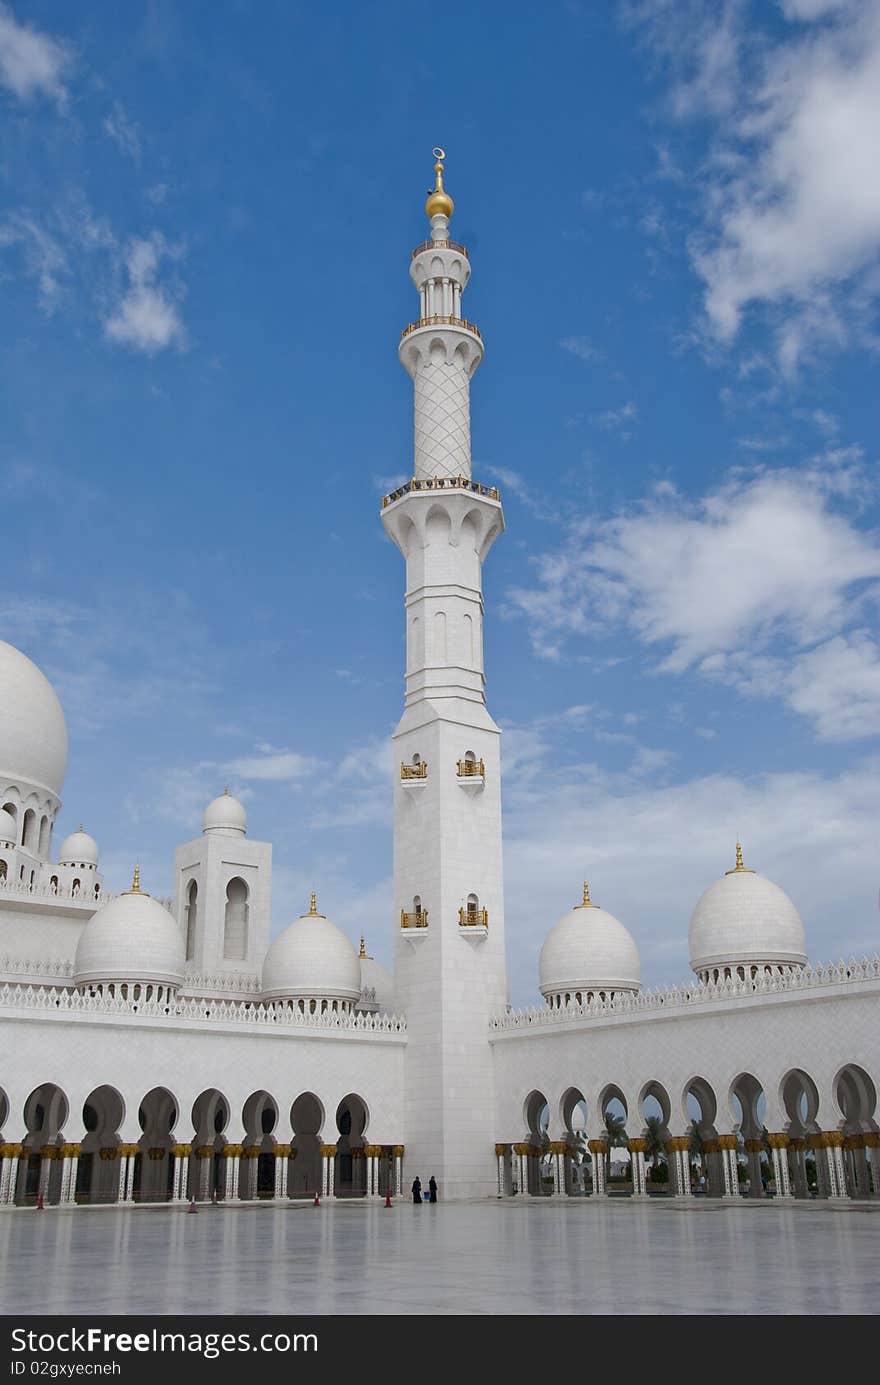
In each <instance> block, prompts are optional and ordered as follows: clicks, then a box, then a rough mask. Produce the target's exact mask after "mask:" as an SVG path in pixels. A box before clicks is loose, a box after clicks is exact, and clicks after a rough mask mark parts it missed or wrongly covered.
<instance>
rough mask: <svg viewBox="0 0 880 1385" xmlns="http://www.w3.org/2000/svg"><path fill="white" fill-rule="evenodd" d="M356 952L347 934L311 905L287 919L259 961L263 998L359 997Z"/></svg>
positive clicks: (358, 965) (350, 998)
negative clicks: (261, 971)
mask: <svg viewBox="0 0 880 1385" xmlns="http://www.w3.org/2000/svg"><path fill="white" fill-rule="evenodd" d="M360 994H361V972H360V964H359V962H358V955H357V953H356V952H355V950H354V948H353V947H352V945H351V943H350V942H349V940H348V938H347V937H346V936H345V934H344V933H343V932H342V929H341V928H337V927H336V924H335V923H331V922H330V920H329V919H328V918H325V917H324V915H323V914H319V913H317V911H316V908H315V903H314V896H312V909H311V911H310V912H309V913H308V914H303V915H302V916H301V918H298V919H294V921H293V923H289V924H288V925H287V927H286V928H285V930H284V932H283V933H281V934H279V936H278V937H277V938H276V939H275V941H274V942H273V943H272V944H271V945H270V947H269V950H268V952H267V953H266V956H265V959H264V961H263V998H264V999H265V1000H284V999H288V998H296V999H300V998H303V999H304V998H313V999H316V998H322V999H327V1000H351V1001H356V1000H359V999H360Z"/></svg>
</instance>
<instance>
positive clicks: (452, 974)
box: [382, 149, 507, 1197]
mask: <svg viewBox="0 0 880 1385" xmlns="http://www.w3.org/2000/svg"><path fill="white" fill-rule="evenodd" d="M434 155H435V158H436V160H437V162H436V164H435V166H434V172H435V187H434V189H433V191H432V192H431V193H430V194H429V196H428V200H427V202H426V204H425V210H426V213H427V215H428V219H429V221H430V224H431V239H430V240H428V241H425V242H424V244H422V245H419V246H417V247H416V249H415V250H414V251H413V254H412V260H411V264H410V277H411V278H412V280H413V283H414V284H415V286H416V289H417V291H418V294H419V302H420V308H419V318H418V320H417V321H416V322H414V323H412V324H411V325H410V326H409V327H407V328H405V329H404V331H403V333H402V335H401V341H400V359H401V362H402V364H403V366H404V367H405V369H406V370H407V371H408V372H409V374H410V376H411V377H412V380H413V386H414V395H415V465H414V476H413V479H412V480H411V481H409V482H408V483H407V484H406V485H405V486H402V487H401V488H400V489H399V490H397V491H394V492H393V493H392V494H391V495H389V496H386V497H385V499H384V500H383V502H382V523H383V525H384V526H385V530H386V532H387V533H388V535H389V537H390V538H391V539H392V540H393V542H394V543H395V544H396V545H397V547H398V548H399V549H400V551H401V553H402V554H403V556H404V558H405V559H406V599H405V606H406V627H407V633H406V699H405V707H404V713H403V716H402V718H401V720H400V723H399V725H398V727H397V730H396V731H395V733H394V765H395V775H394V777H395V784H394V910H395V915H394V934H395V938H394V993H395V1001H396V1003H397V1005H398V1006H399V1007H400V1008H401V1009H402V1010H403V1011H405V1013H406V1016H407V1035H408V1038H407V1054H406V1084H405V1085H406V1114H405V1129H406V1136H405V1138H406V1160H407V1169H408V1170H409V1171H411V1173H412V1175H413V1176H415V1174H416V1173H418V1174H419V1175H420V1176H421V1177H422V1178H423V1179H426V1178H429V1177H430V1176H431V1175H432V1174H433V1175H434V1176H435V1177H436V1178H437V1180H438V1182H439V1184H440V1187H441V1192H442V1193H443V1194H444V1195H445V1196H447V1197H451V1196H458V1197H468V1196H480V1195H485V1194H487V1193H491V1192H493V1191H494V1188H495V1176H496V1175H495V1163H496V1161H495V1156H494V1153H493V1141H494V1138H495V1137H494V1091H493V1079H492V1062H491V1053H490V1050H489V1043H488V1021H489V1017H490V1015H492V1014H495V1013H497V1012H498V1011H500V1010H503V1009H504V1006H505V1004H506V1000H507V977H506V970H505V961H504V891H503V878H502V862H501V782H500V774H501V767H500V753H499V739H500V733H499V730H498V727H497V726H496V725H495V723H494V721H493V720H492V718H491V717H490V715H489V713H488V711H487V709H486V698H485V678H484V674H483V630H482V626H483V594H482V565H483V560H484V558H485V557H486V554H487V553H488V552H489V549H490V548H491V546H492V544H493V542H494V540H495V539H496V537H497V536H498V535H499V534H500V533H501V532H502V530H503V528H504V518H503V515H502V512H501V501H500V498H499V495H498V491H497V490H496V489H495V488H494V487H491V486H485V485H481V484H480V483H479V482H477V481H474V480H472V479H471V456H470V381H471V376H472V375H473V373H474V371H475V370H476V369H477V366H478V365H479V364H480V362H481V360H482V359H483V343H482V338H481V337H480V333H479V331H478V330H477V328H476V327H475V326H474V324H473V323H472V322H468V321H466V320H465V319H464V317H463V316H462V307H461V298H462V294H463V292H464V289H465V287H466V285H467V282H468V279H469V277H470V263H469V261H468V254H467V251H466V249H465V248H464V246H462V245H458V244H456V242H455V241H453V240H450V239H449V219H450V217H451V216H452V211H453V202H452V198H451V197H450V196H449V194H448V193H447V192H446V191H445V189H444V187H443V159H444V158H445V155H444V153H443V151H442V150H441V149H435V150H434Z"/></svg>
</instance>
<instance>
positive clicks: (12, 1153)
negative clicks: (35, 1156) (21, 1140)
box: [0, 1144, 24, 1159]
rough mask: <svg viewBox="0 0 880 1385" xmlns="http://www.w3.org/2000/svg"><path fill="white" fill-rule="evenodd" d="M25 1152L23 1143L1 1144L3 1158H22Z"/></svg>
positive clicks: (1, 1156)
mask: <svg viewBox="0 0 880 1385" xmlns="http://www.w3.org/2000/svg"><path fill="white" fill-rule="evenodd" d="M23 1153H24V1145H21V1144H11V1145H0V1158H3V1159H19V1158H21V1155H22V1154H23Z"/></svg>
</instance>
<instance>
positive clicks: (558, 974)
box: [539, 885, 641, 996]
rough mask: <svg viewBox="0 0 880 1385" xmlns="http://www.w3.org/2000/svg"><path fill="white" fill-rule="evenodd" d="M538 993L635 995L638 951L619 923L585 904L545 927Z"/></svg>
mask: <svg viewBox="0 0 880 1385" xmlns="http://www.w3.org/2000/svg"><path fill="white" fill-rule="evenodd" d="M539 976H540V988H541V994H542V995H544V996H549V995H555V994H557V993H558V992H560V991H565V992H581V993H582V994H583V993H584V992H589V991H637V990H638V989H639V986H640V985H641V966H640V964H639V953H638V948H637V947H636V945H635V942H634V941H633V938H632V934H631V933H629V932H628V930H627V929H626V928H624V926H623V924H622V923H621V922H620V921H619V920H618V919H616V918H615V917H614V915H613V914H609V913H607V912H606V911H605V910H604V909H600V908H599V907H598V906H597V905H595V904H591V903H590V896H589V892H588V890H587V887H586V885H585V886H584V903H583V904H578V905H577V907H576V908H574V909H571V910H569V912H568V913H567V914H565V915H564V916H563V918H561V919H560V920H559V922H558V923H557V924H556V925H555V926H554V927H553V928H551V930H550V932H549V933H548V934H547V937H546V939H545V941H544V946H543V947H542V948H541V960H540V963H539Z"/></svg>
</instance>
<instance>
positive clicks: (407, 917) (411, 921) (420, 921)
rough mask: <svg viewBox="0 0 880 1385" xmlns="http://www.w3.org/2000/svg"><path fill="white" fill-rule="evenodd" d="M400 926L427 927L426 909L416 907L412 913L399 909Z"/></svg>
mask: <svg viewBox="0 0 880 1385" xmlns="http://www.w3.org/2000/svg"><path fill="white" fill-rule="evenodd" d="M400 926H401V928H427V926H428V911H427V909H417V910H416V911H415V912H414V913H407V911H406V910H405V909H401V911H400Z"/></svg>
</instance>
